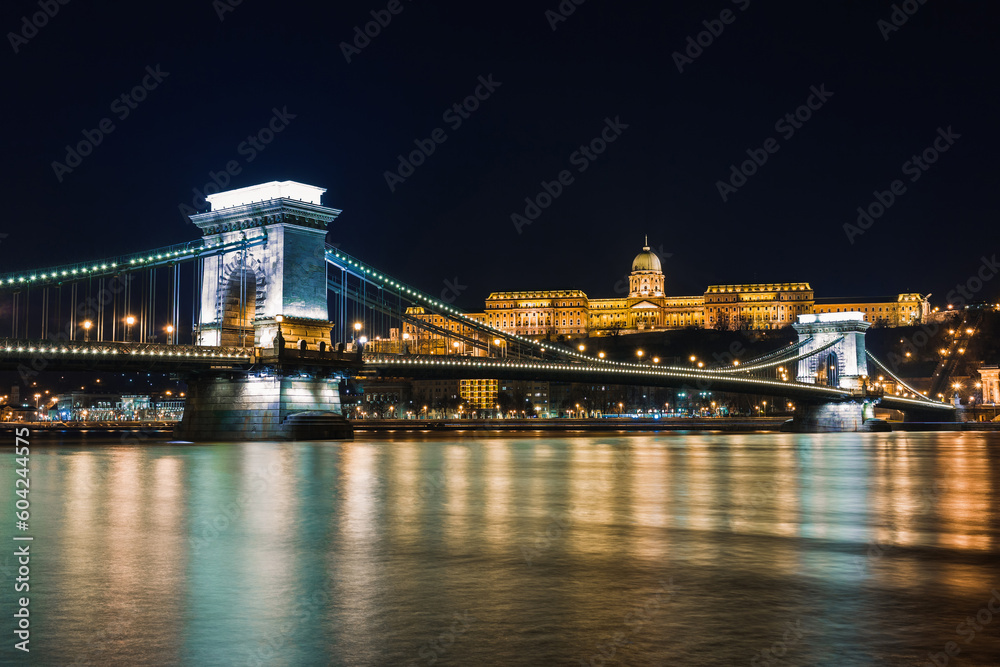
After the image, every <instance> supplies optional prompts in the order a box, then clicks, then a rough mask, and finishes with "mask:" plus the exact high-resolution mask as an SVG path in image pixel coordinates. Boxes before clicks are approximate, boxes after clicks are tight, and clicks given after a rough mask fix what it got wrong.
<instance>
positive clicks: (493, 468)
mask: <svg viewBox="0 0 1000 667" xmlns="http://www.w3.org/2000/svg"><path fill="white" fill-rule="evenodd" d="M484 449H485V455H486V470H488V471H489V474H488V475H487V477H486V503H485V504H486V507H485V517H484V521H483V524H484V530H485V535H486V539H487V540H488V541H489V542H490V543H491V545H492V546H493V547H495V548H497V549H503V548H505V546H506V545H507V544H508V542H509V540H510V533H509V528H508V524H509V523H510V521H511V517H510V512H511V484H512V481H513V480H512V475H513V472H512V470H511V454H510V443H509V442H505V441H503V440H491V441H488V442H486V443H484Z"/></svg>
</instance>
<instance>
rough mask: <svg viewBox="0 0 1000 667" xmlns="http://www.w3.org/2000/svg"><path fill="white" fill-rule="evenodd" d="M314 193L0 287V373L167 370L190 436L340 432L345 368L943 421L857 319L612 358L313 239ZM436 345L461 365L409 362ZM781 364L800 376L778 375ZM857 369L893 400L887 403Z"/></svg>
mask: <svg viewBox="0 0 1000 667" xmlns="http://www.w3.org/2000/svg"><path fill="white" fill-rule="evenodd" d="M324 192H325V190H323V189H322V188H317V187H314V186H309V185H303V184H300V183H294V182H291V181H284V182H274V183H268V184H264V185H258V186H253V187H249V188H242V189H239V190H233V191H229V192H223V193H219V194H215V195H210V196H209V197H208V198H207V199H208V200H209V202H210V204H211V207H212V210H211V211H209V212H207V213H201V214H197V215H195V216H192V221H193V222H194V223H195V225H197V226H198V227H199V228H200V229H201V231H202V238H201V239H199V240H197V241H192V242H190V243H185V244H182V245H176V246H170V247H167V248H159V249H155V250H146V251H142V252H136V253H131V254H125V255H119V256H115V257H106V258H103V259H99V260H96V261H86V262H76V263H71V264H66V265H63V266H55V267H48V268H44V269H39V270H25V271H16V272H12V273H7V274H3V275H0V336H4V337H3V338H0V368H2V369H4V370H14V371H17V372H19V374H20V375H21V378H22V379H23V380H25V381H27V380H28V379H30V378H31V377H33V376H34V375H36V374H37V373H40V372H45V371H67V370H88V371H118V372H130V371H135V372H138V371H142V372H149V371H157V372H171V373H177V374H179V376H180V377H183V378H184V379H185V381H186V382H187V383H188V386H189V391H188V401H187V407H186V409H185V413H184V419H183V421H182V423H181V426H180V428H179V435H180V436H181V437H185V438H188V439H255V438H256V439H273V438H295V437H303V438H305V437H311V438H322V437H348V436H349V435H350V426H349V424H348V423H347V421H346V420H345V419H344V418H343V416H342V413H341V408H340V387H341V385H342V383H343V380H344V379H345V378H346V377H350V376H353V375H357V374H358V373H369V374H371V373H377V374H382V375H385V376H392V377H410V378H434V377H440V378H496V379H512V380H516V379H531V380H551V381H565V382H583V383H601V384H632V385H643V386H663V387H678V388H682V387H687V388H694V389H698V390H713V391H724V392H737V393H752V394H768V395H774V396H784V397H788V398H793V399H797V400H798V401H799V402H800V404H801V405H802V406H803V407H802V409H801V410H800V411H797V417H796V422H797V425H798V426H799V427H800V428H801V429H803V430H856V429H859V428H862V426H863V423H864V420H865V418H866V417H867V416H870V414H871V408H872V406H874V405H876V404H879V405H881V406H883V407H886V408H892V409H898V410H903V411H905V412H908V413H920V414H931V413H937V414H939V415H941V417H938V419H940V418H942V417H943V418H946V419H950V418H951V414H950V413H953V412H954V408H953V406H951V405H948V404H945V403H940V402H938V401H934V400H931V399H929V398H926V397H925V396H922V395H921V394H920V393H919V392H917V391H916V390H914V389H913V388H912V387H909V386H908V385H906V383H905V382H903V381H902V380H901V379H899V378H898V377H896V375H895V374H893V373H892V372H891V371H890V370H889V369H888V368H886V367H885V365H884V364H882V363H881V362H880V361H878V360H877V359H875V358H874V357H873V356H872V355H871V354H870V353H868V352H867V350H866V349H865V344H864V338H865V330H866V329H867V327H868V326H869V325H868V323H867V322H864V321H863V317H862V315H861V314H860V313H837V314H836V315H831V314H825V315H803V316H800V318H799V319H800V321H799V322H798V323H797V324H795V325H793V326H794V327H795V328H796V329H797V331H798V333H799V340H798V342H796V343H794V344H791V345H788V346H786V347H784V348H782V349H779V350H775V351H773V352H770V353H768V354H766V355H763V356H761V357H758V358H756V359H749V360H744V361H743V362H741V363H739V364H738V365H733V366H731V367H725V368H705V369H699V368H682V367H672V366H665V365H654V364H639V363H626V362H615V361H610V360H605V359H598V358H595V357H593V356H589V355H587V354H584V353H583V352H580V351H578V350H575V349H571V348H569V347H567V346H564V345H562V344H557V343H548V342H539V341H535V340H532V339H528V338H524V337H521V336H517V335H512V334H510V333H507V332H505V331H502V330H500V329H496V328H494V327H492V326H489V325H487V324H485V323H483V322H481V321H479V320H477V319H475V318H473V317H471V316H469V315H468V314H467V313H464V312H462V311H461V310H460V309H458V308H456V307H454V306H452V305H450V304H447V303H444V302H442V301H441V300H439V299H436V298H434V297H432V296H430V295H428V294H427V293H425V292H423V291H421V290H419V289H417V288H415V287H412V286H410V285H407V284H405V283H403V282H401V281H399V280H397V279H396V278H394V277H392V276H391V275H389V274H387V273H385V272H383V271H380V270H378V269H376V268H374V267H372V266H369V265H367V264H365V263H364V262H362V261H361V260H359V259H357V258H355V257H352V256H350V255H348V254H347V253H346V252H344V251H342V250H340V249H338V248H335V247H332V246H330V245H328V244H326V242H325V238H326V234H327V231H328V229H329V226H330V224H331V223H332V222H334V221H335V220H336V219H337V216H338V215H339V214H340V211H339V210H337V209H333V208H329V207H326V206H323V205H322V204H321V203H320V199H321V196H322V194H323V193H324ZM429 315H431V316H433V317H429ZM8 333H9V336H8ZM431 339H435V340H442V339H443V340H445V341H446V342H447V343H448V344H449V346H448V347H446V348H444V349H448V350H456V351H462V352H463V354H461V355H459V354H455V355H443V354H434V355H431V354H422V352H424V351H425V347H426V343H427V342H428V341H429V340H431ZM451 345H454V347H451ZM792 364H794V365H795V366H796V368H797V372H796V376H795V380H794V381H785V380H781V379H779V374H778V373H777V369H778V368H783V367H785V366H791V365H792ZM870 364H871V365H873V366H874V367H877V368H878V370H879V374H882V375H885V376H888V377H890V378H892V379H894V380H895V381H896V382H897V383H898V386H899V387H901V388H902V389H903V391H902V393H901V394H900V395H882V394H881V393H880V391H879V390H878V388H877V387H876V386H874V385H871V384H870V383H869V382H868V380H867V378H868V377H869V365H870Z"/></svg>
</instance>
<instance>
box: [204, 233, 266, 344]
mask: <svg viewBox="0 0 1000 667" xmlns="http://www.w3.org/2000/svg"><path fill="white" fill-rule="evenodd" d="M244 291H245V293H244ZM241 296H242V297H243V298H241ZM266 297H267V279H266V275H265V273H264V270H263V264H262V262H261V261H260V259H258V258H256V257H254V256H253V255H252V254H251V253H249V252H247V253H246V256H245V257H244V255H243V253H242V252H236V253H233V255H231V256H230V257H229V259H228V260H227V261H226V262H225V263H224V264H223V266H222V270H221V271H220V272H219V289H218V291H217V293H216V321H217V322H218V323H219V329H220V332H219V341H220V342H219V344H220V345H222V346H223V347H228V346H242V345H253V344H254V330H253V327H254V320H256V319H257V318H260V317H262V316H263V314H264V303H265V299H266Z"/></svg>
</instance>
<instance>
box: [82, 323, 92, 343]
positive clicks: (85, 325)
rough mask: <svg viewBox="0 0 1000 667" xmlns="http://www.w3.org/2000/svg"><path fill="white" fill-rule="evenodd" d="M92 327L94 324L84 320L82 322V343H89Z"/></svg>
mask: <svg viewBox="0 0 1000 667" xmlns="http://www.w3.org/2000/svg"><path fill="white" fill-rule="evenodd" d="M92 326H94V323H93V322H91V321H90V320H84V321H83V342H84V343H89V342H90V328H91V327H92Z"/></svg>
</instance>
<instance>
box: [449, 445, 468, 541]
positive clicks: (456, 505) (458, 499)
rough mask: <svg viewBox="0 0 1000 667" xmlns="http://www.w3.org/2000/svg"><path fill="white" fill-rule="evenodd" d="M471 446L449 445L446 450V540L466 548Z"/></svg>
mask: <svg viewBox="0 0 1000 667" xmlns="http://www.w3.org/2000/svg"><path fill="white" fill-rule="evenodd" d="M469 458H470V453H469V448H468V447H466V446H465V445H462V444H454V445H448V446H447V447H445V450H444V461H445V467H444V479H443V485H444V489H443V493H444V496H445V503H446V505H445V525H444V531H445V542H446V543H447V544H451V545H454V546H456V547H459V548H463V549H464V544H465V541H466V538H467V537H468V530H469V529H470V528H471V526H470V525H469Z"/></svg>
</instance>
